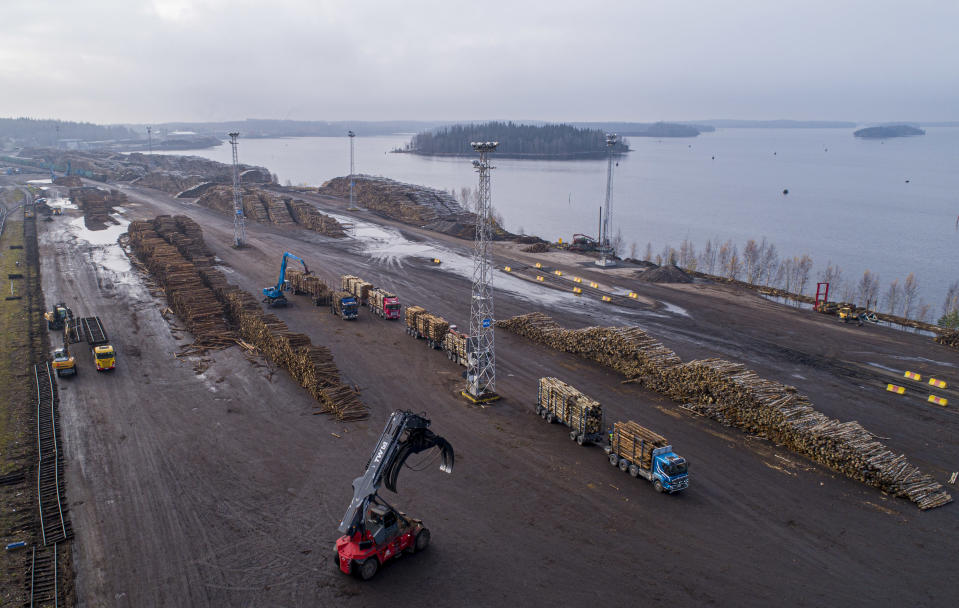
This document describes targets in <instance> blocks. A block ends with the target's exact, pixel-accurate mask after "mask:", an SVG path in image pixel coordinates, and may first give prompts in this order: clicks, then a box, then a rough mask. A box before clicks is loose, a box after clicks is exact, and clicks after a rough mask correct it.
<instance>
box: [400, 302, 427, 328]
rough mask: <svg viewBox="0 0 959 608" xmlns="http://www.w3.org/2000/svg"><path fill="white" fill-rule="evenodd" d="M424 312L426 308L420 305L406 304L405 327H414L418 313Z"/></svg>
mask: <svg viewBox="0 0 959 608" xmlns="http://www.w3.org/2000/svg"><path fill="white" fill-rule="evenodd" d="M424 314H426V309H425V308H423V307H422V306H407V307H406V311H405V316H404V318H405V319H406V327H407V329H408V330H415V329H416V320H417V319H418V318H419V316H420V315H424Z"/></svg>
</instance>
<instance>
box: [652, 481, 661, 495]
mask: <svg viewBox="0 0 959 608" xmlns="http://www.w3.org/2000/svg"><path fill="white" fill-rule="evenodd" d="M653 488H654V489H655V490H656V491H657V492H660V493H662V491H663V482H661V481H660V480H658V479H657V480H655V481H654V482H653Z"/></svg>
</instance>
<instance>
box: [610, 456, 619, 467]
mask: <svg viewBox="0 0 959 608" xmlns="http://www.w3.org/2000/svg"><path fill="white" fill-rule="evenodd" d="M609 464H611V465H613V466H614V467H618V466H619V456H617V455H616V454H614V453H612V452H610V454H609Z"/></svg>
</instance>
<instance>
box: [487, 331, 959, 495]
mask: <svg viewBox="0 0 959 608" xmlns="http://www.w3.org/2000/svg"><path fill="white" fill-rule="evenodd" d="M497 326H499V327H502V328H504V329H507V330H509V331H513V332H514V333H518V334H520V335H522V336H525V337H527V338H529V339H531V340H533V341H535V342H539V343H541V344H545V345H547V346H550V347H552V348H555V349H557V350H564V351H566V352H571V353H575V354H578V355H580V356H581V357H583V358H587V359H592V360H594V361H598V362H600V363H603V364H604V365H607V366H609V367H612V368H613V369H616V370H617V371H619V372H620V373H623V374H624V375H625V376H626V377H627V381H628V382H639V383H641V384H643V385H645V386H648V387H650V388H651V389H653V390H656V391H657V392H660V393H663V394H665V395H667V396H669V397H670V398H672V399H674V400H676V401H679V402H681V403H688V404H690V407H691V408H693V409H695V410H697V411H699V412H701V413H702V414H704V415H707V416H709V417H711V418H714V419H716V420H719V421H721V422H723V423H724V424H729V425H732V426H736V427H738V428H740V429H742V430H744V431H746V432H748V433H752V434H754V435H758V436H761V437H765V438H768V439H770V440H772V441H775V442H777V443H780V444H782V445H785V446H786V447H788V448H790V449H791V450H794V451H795V452H797V453H800V454H803V455H805V456H807V457H809V458H811V459H812V460H815V461H816V462H819V463H821V464H823V465H825V466H827V467H830V468H832V469H833V470H836V471H839V472H841V473H843V474H845V475H846V476H848V477H851V478H853V479H857V480H859V481H862V482H863V483H866V484H868V485H871V486H874V487H877V488H879V489H881V490H883V491H884V492H888V493H891V494H895V495H897V496H901V497H903V498H908V499H909V500H911V501H913V502H914V503H916V505H918V506H919V508H920V509H931V508H933V507H939V506H942V505H944V504H946V503H949V502H951V501H952V497H951V496H950V495H949V494H948V493H947V492H946V490H945V488H943V486H942V485H941V484H940V483H939V482H937V481H936V480H935V479H933V478H932V477H930V476H928V475H924V474H922V473H921V472H920V471H919V469H918V468H917V467H915V466H913V465H911V464H909V463H908V462H907V461H906V458H905V456H904V455H899V456H897V455H896V454H895V453H893V452H892V451H891V450H889V449H888V448H887V447H885V446H884V445H883V444H882V443H880V442H879V441H877V440H876V439H875V437H874V436H873V435H872V434H871V433H869V431H867V430H866V429H864V428H863V427H862V426H861V425H860V424H859V423H858V422H855V421H853V422H840V421H839V420H835V419H832V418H829V417H827V416H826V415H824V414H822V413H821V412H818V411H816V410H815V409H814V408H813V406H812V404H811V403H810V402H809V400H808V398H807V397H806V396H804V395H801V394H799V393H798V391H797V390H796V389H795V388H794V387H791V386H787V385H784V384H781V383H779V382H775V381H772V380H766V379H764V378H760V377H759V376H758V375H757V374H756V373H755V372H753V371H752V370H749V369H747V368H746V367H745V366H743V365H741V364H738V363H732V362H729V361H724V360H722V359H704V360H698V361H691V362H689V363H682V361H681V360H680V359H679V357H678V356H676V354H675V353H673V352H672V351H669V350H668V349H666V348H665V347H663V346H662V344H660V343H658V342H656V341H655V340H653V339H652V338H649V337H648V336H647V335H646V334H645V332H642V330H637V331H639V333H640V334H642V335H639V334H636V333H634V332H633V330H636V329H637V328H615V327H608V328H597V327H590V328H586V329H579V330H567V329H563V328H562V327H560V326H559V325H557V324H556V323H555V322H554V321H553V320H552V319H551V318H550V317H548V316H546V315H544V314H542V313H531V314H528V315H522V316H519V317H514V318H512V319H508V320H505V321H500V322H497ZM625 336H629V337H630V338H629V339H625ZM588 348H593V349H594V350H588ZM647 349H648V350H649V352H648V353H647Z"/></svg>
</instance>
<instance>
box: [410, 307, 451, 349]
mask: <svg viewBox="0 0 959 608" xmlns="http://www.w3.org/2000/svg"><path fill="white" fill-rule="evenodd" d="M407 310H409V309H407ZM449 330H450V323H449V321H447V320H446V319H444V318H443V317H440V316H437V315H434V314H430V313H428V312H424V313H423V314H420V315H417V317H416V331H418V332H419V333H420V335H422V336H423V337H424V338H426V339H427V340H430V341H432V342H436V343H437V344H438V345H439V344H442V343H443V339H444V338H445V337H446V334H447V333H448V332H449Z"/></svg>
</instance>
